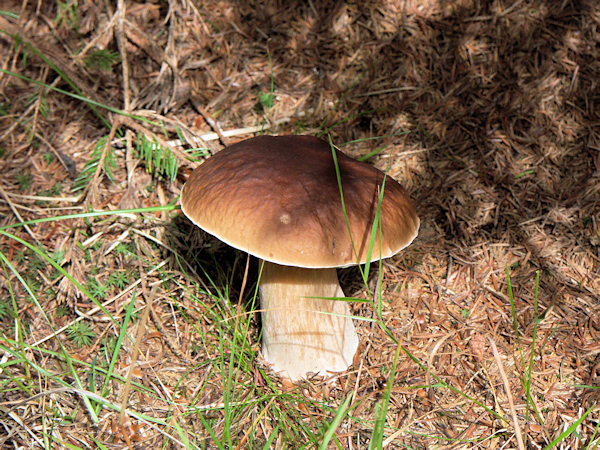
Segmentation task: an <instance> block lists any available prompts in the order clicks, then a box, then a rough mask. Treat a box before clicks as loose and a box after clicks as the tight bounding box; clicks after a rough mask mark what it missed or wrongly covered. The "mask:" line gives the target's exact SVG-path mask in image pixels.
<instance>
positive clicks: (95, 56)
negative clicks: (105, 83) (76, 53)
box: [83, 49, 121, 71]
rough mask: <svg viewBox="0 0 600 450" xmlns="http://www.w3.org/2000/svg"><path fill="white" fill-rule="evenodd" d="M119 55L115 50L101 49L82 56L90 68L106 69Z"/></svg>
mask: <svg viewBox="0 0 600 450" xmlns="http://www.w3.org/2000/svg"><path fill="white" fill-rule="evenodd" d="M120 59H121V57H120V56H119V54H118V53H116V52H111V51H110V50H106V49H102V50H95V51H93V52H92V53H91V54H90V55H89V56H86V57H85V58H83V62H84V63H85V65H86V66H87V67H89V68H90V69H99V70H104V71H108V70H110V68H111V67H112V65H113V64H115V63H118V62H119V61H120Z"/></svg>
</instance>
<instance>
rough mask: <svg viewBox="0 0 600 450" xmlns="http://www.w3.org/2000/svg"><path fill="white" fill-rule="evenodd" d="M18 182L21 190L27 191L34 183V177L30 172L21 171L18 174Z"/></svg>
mask: <svg viewBox="0 0 600 450" xmlns="http://www.w3.org/2000/svg"><path fill="white" fill-rule="evenodd" d="M17 183H19V191H20V192H25V191H26V190H28V189H29V188H30V187H31V184H32V183H33V177H32V176H31V174H30V173H26V172H19V173H18V174H17Z"/></svg>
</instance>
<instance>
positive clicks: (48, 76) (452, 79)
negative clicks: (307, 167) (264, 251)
mask: <svg viewBox="0 0 600 450" xmlns="http://www.w3.org/2000/svg"><path fill="white" fill-rule="evenodd" d="M359 3H360V6H359V5H357V4H355V3H354V2H345V1H321V2H317V1H310V0H309V1H307V2H304V1H290V2H266V4H263V2H256V3H254V2H247V1H238V2H234V1H231V0H216V1H211V2H208V1H206V2H203V1H196V2H193V1H191V0H168V1H155V0H146V1H144V0H135V1H134V0H118V1H116V2H109V1H101V2H94V1H91V0H80V1H73V0H64V1H57V2H54V1H47V0H39V1H37V2H27V1H23V2H19V1H15V0H7V1H5V2H3V4H2V6H1V7H0V32H1V33H0V66H1V71H0V173H1V175H0V266H1V269H0V430H1V431H0V447H2V448H23V447H25V448H71V449H74V448H123V447H124V446H130V447H131V448H140V449H145V448H152V447H153V448H222V449H225V448H229V449H233V448H250V449H256V448H289V449H297V448H348V449H359V448H367V447H371V448H380V447H385V448H400V447H408V448H473V447H482V448H547V447H550V448H551V447H553V446H555V447H557V448H586V449H591V448H598V447H599V445H600V405H599V402H600V133H599V130H600V4H598V2H596V1H593V0H587V1H586V0H581V1H549V0H548V1H546V0H527V1H523V0H515V1H509V0H495V1H484V0H457V1H448V2H446V1H442V0H422V1H414V0H407V1H403V2H399V1H392V0H381V1H375V0H373V1H366V2H359ZM258 134H314V135H319V136H323V137H324V136H327V135H329V136H331V139H332V140H333V142H334V143H335V144H336V145H337V146H338V147H339V148H340V149H341V151H343V152H344V153H346V154H348V155H350V156H352V157H354V158H364V159H365V160H366V161H367V162H368V163H369V164H372V165H374V166H376V167H378V168H379V169H381V170H384V171H387V172H388V174H390V175H391V176H393V177H394V178H395V179H396V180H398V181H399V182H400V183H401V184H402V185H403V186H404V187H405V188H406V189H407V191H408V192H409V193H410V195H411V197H412V199H413V201H414V203H415V205H416V208H417V211H418V214H419V216H420V218H421V229H420V232H419V236H418V237H417V239H416V240H415V241H414V242H413V244H412V245H411V246H409V247H408V248H407V249H405V250H404V251H402V252H401V253H400V254H398V255H396V256H395V257H393V258H390V259H388V260H385V261H383V262H382V263H381V264H373V269H374V270H373V271H371V273H372V274H373V275H372V276H371V278H370V279H369V280H368V282H367V283H365V282H363V280H362V279H361V276H360V273H359V271H358V270H357V269H343V270H340V271H339V276H340V280H341V284H342V287H343V289H344V291H345V294H346V295H347V296H349V297H350V296H351V297H355V298H356V299H360V300H362V301H360V302H359V301H357V302H353V303H351V309H352V314H353V315H354V316H355V317H356V318H357V320H355V324H356V326H357V330H358V334H359V339H360V347H359V352H358V356H357V358H355V361H354V364H353V366H352V367H350V368H349V369H348V370H347V371H346V372H344V373H340V374H332V376H331V377H328V379H326V380H323V379H321V378H318V377H315V378H313V379H309V380H306V381H303V382H300V383H296V384H292V383H290V382H288V381H286V380H283V379H281V378H280V377H279V376H278V375H277V374H276V373H273V372H272V371H271V370H270V368H269V367H268V365H267V364H266V363H265V362H264V360H263V359H262V357H261V355H260V328H259V327H260V325H259V318H258V317H257V315H256V314H255V313H253V312H252V307H251V305H252V302H253V300H255V298H254V297H255V292H256V280H257V275H256V273H257V261H256V260H254V259H250V260H248V259H247V257H246V255H245V254H242V253H240V252H237V251H235V250H233V249H231V248H229V247H227V246H226V245H225V244H222V243H220V242H218V241H217V240H215V239H214V238H212V237H210V236H208V235H206V234H203V233H201V232H200V231H198V230H196V229H195V227H194V226H193V225H192V224H191V223H190V222H189V221H188V220H187V219H186V218H185V217H184V216H183V214H182V213H181V211H180V209H179V206H178V205H179V203H178V202H179V194H180V191H181V187H182V185H183V183H184V182H185V180H186V179H187V177H188V176H189V174H190V173H191V171H192V170H193V169H194V168H195V167H197V166H198V165H199V164H201V163H202V161H204V160H205V159H206V158H210V155H211V154H213V153H215V152H217V151H219V150H220V149H222V148H223V147H224V146H225V145H228V144H231V143H234V142H237V141H239V140H242V139H245V138H248V137H251V136H255V135H258ZM247 262H248V263H249V270H248V280H247V281H246V280H245V279H244V276H243V275H244V268H245V267H246V264H247ZM379 276H380V277H381V281H380V282H378V277H379ZM244 285H245V288H243V286H244ZM378 293H380V294H381V295H380V296H379V295H377V294H378ZM240 300H241V301H240ZM365 300H366V301H365ZM359 317H360V318H364V320H359V319H358V318H359Z"/></svg>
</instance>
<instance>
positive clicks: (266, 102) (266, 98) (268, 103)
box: [258, 92, 275, 111]
mask: <svg viewBox="0 0 600 450" xmlns="http://www.w3.org/2000/svg"><path fill="white" fill-rule="evenodd" d="M258 100H259V101H260V104H261V106H262V109H263V111H268V110H269V109H271V108H272V107H273V105H274V103H275V94H273V93H272V92H261V93H260V94H259V96H258Z"/></svg>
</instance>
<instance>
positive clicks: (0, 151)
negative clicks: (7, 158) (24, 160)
mask: <svg viewBox="0 0 600 450" xmlns="http://www.w3.org/2000/svg"><path fill="white" fill-rule="evenodd" d="M4 155H6V149H5V148H4V147H0V158H2V157H3V156H4Z"/></svg>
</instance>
